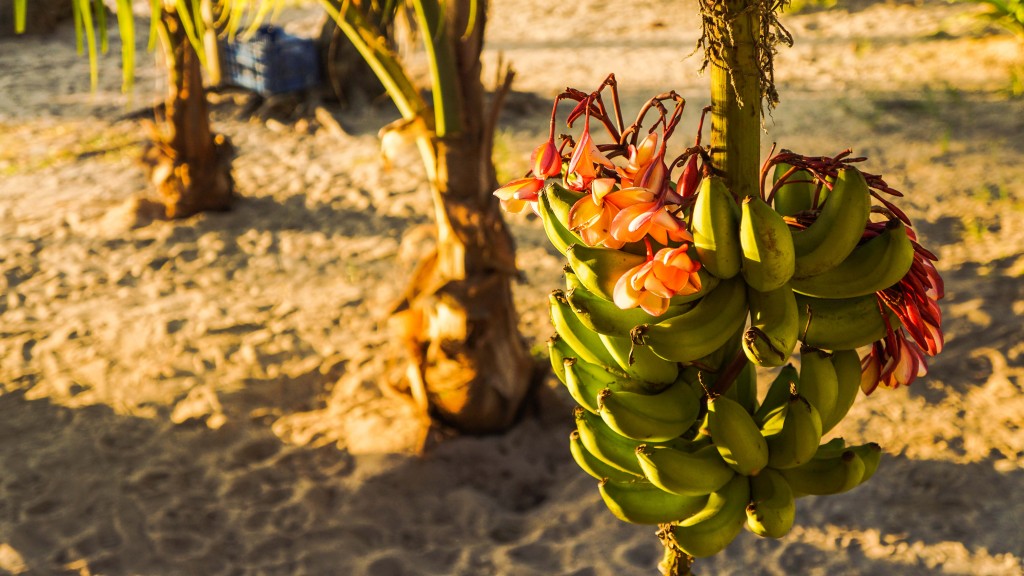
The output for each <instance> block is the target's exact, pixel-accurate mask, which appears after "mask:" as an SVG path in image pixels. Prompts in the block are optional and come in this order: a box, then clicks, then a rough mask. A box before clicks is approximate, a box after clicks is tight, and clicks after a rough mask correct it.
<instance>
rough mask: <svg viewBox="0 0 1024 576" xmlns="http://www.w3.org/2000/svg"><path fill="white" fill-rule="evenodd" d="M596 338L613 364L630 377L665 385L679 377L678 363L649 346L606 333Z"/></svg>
mask: <svg viewBox="0 0 1024 576" xmlns="http://www.w3.org/2000/svg"><path fill="white" fill-rule="evenodd" d="M598 338H599V339H600V340H601V343H602V344H604V347H605V350H607V351H608V354H609V355H610V356H611V357H612V359H613V360H614V361H615V366H617V367H618V368H619V369H621V370H622V371H623V372H625V373H626V375H627V376H629V377H630V378H635V379H637V380H642V381H644V382H649V383H651V384H652V385H659V384H660V385H665V384H671V383H672V382H675V381H676V378H678V377H679V364H677V363H676V362H673V361H672V360H666V359H664V358H661V357H659V356H657V355H655V354H654V352H652V351H651V350H650V349H649V348H644V347H642V346H634V345H633V342H632V341H631V340H630V339H629V338H620V337H618V336H608V335H607V334H599V335H598Z"/></svg>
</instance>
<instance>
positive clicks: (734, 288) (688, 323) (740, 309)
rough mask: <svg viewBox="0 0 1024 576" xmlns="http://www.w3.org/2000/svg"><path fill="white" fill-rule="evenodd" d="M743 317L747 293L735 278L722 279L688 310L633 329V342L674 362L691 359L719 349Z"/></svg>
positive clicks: (740, 281) (745, 311)
mask: <svg viewBox="0 0 1024 576" xmlns="http://www.w3.org/2000/svg"><path fill="white" fill-rule="evenodd" d="M746 318H747V294H746V289H745V286H744V284H743V281H742V280H741V279H740V278H739V277H735V278H732V279H729V280H723V281H722V282H721V283H720V284H719V285H718V286H717V287H716V288H715V289H714V290H712V291H711V292H710V293H709V294H707V295H706V296H704V297H703V298H701V300H700V301H699V302H697V304H696V305H695V306H694V307H693V309H691V310H690V311H688V312H684V313H683V314H680V315H679V316H676V317H675V318H669V319H668V320H663V321H661V322H658V323H657V324H641V325H640V326H637V327H636V328H635V329H633V333H632V339H633V342H634V343H635V344H637V345H640V346H648V347H650V349H651V351H653V352H654V353H655V354H657V355H658V356H660V357H662V358H664V359H666V360H671V361H674V362H691V361H693V360H696V359H698V358H701V357H702V356H706V355H708V354H710V353H712V352H714V351H715V350H717V349H718V348H721V347H722V346H723V345H724V344H725V343H726V342H727V341H728V340H729V338H730V337H732V336H733V335H734V334H735V333H736V330H738V329H739V328H741V327H742V326H743V323H744V322H745V321H746Z"/></svg>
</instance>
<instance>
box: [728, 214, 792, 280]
mask: <svg viewBox="0 0 1024 576" xmlns="http://www.w3.org/2000/svg"><path fill="white" fill-rule="evenodd" d="M740 250H741V252H742V254H743V258H742V261H743V264H742V267H741V270H740V271H741V272H742V273H743V278H744V279H745V280H746V281H747V284H749V285H750V286H751V287H752V288H754V289H755V290H758V291H761V292H769V291H771V290H775V289H776V288H780V287H782V285H783V284H785V283H786V282H789V279H790V278H792V277H793V272H794V270H795V258H796V254H795V252H794V248H793V235H792V234H791V233H790V231H789V226H788V225H786V222H785V221H784V220H783V219H782V216H780V215H779V213H778V212H776V211H775V210H773V209H772V207H771V206H769V205H768V204H767V203H765V201H764V200H762V199H761V197H760V196H747V197H746V198H744V199H743V204H742V206H740Z"/></svg>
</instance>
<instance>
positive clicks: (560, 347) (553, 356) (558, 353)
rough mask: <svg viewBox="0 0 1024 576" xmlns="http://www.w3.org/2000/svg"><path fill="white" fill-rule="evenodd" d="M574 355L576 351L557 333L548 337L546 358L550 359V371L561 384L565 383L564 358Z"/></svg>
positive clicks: (573, 356)
mask: <svg viewBox="0 0 1024 576" xmlns="http://www.w3.org/2000/svg"><path fill="white" fill-rule="evenodd" d="M575 357H576V352H575V351H574V350H573V349H572V348H570V347H569V345H568V344H566V343H565V340H564V339H563V338H561V337H559V336H558V334H555V335H554V336H552V337H551V338H548V358H549V359H550V360H551V372H552V373H553V374H554V375H555V376H556V377H557V378H558V381H559V382H561V383H562V384H563V385H564V384H566V382H565V359H566V358H575Z"/></svg>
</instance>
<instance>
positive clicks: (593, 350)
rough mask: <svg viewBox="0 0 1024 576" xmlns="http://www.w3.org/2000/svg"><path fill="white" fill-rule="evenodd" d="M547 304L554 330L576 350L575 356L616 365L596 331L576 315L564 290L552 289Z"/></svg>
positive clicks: (585, 360)
mask: <svg viewBox="0 0 1024 576" xmlns="http://www.w3.org/2000/svg"><path fill="white" fill-rule="evenodd" d="M548 304H549V307H550V311H551V323H552V324H553V325H554V326H555V332H556V333H557V334H558V335H559V336H560V337H561V338H562V340H564V341H565V343H566V344H568V345H569V347H570V348H572V349H573V351H575V352H576V357H577V358H579V359H581V360H583V361H584V362H590V363H591V364H598V365H601V366H615V365H616V362H615V358H613V357H612V355H611V354H610V353H609V352H608V349H607V348H605V345H604V343H602V342H601V338H600V337H599V336H598V334H597V332H594V331H592V330H590V329H589V328H587V327H586V326H584V325H583V323H581V322H580V319H579V318H577V317H576V313H575V312H573V311H572V307H570V306H569V301H568V300H566V298H565V293H564V292H562V291H561V290H553V291H552V292H551V293H550V294H549V295H548Z"/></svg>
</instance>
